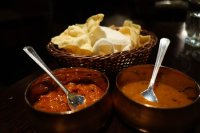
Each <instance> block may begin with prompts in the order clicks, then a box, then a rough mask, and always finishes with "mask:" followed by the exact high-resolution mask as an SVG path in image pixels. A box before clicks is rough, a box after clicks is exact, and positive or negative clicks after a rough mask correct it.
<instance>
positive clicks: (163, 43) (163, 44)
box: [141, 38, 170, 102]
mask: <svg viewBox="0 0 200 133" xmlns="http://www.w3.org/2000/svg"><path fill="white" fill-rule="evenodd" d="M169 43H170V40H169V39H168V38H161V39H160V43H159V49H158V54H157V58H156V63H155V65H154V69H153V74H152V76H151V80H150V83H149V86H148V88H147V89H146V90H144V91H143V92H142V93H141V95H142V96H143V97H144V98H145V99H147V100H148V101H151V102H158V99H157V97H156V95H155V93H154V91H153V88H154V84H155V80H156V77H157V74H158V71H159V68H160V66H161V63H162V61H163V58H164V56H165V53H166V51H167V48H168V46H169Z"/></svg>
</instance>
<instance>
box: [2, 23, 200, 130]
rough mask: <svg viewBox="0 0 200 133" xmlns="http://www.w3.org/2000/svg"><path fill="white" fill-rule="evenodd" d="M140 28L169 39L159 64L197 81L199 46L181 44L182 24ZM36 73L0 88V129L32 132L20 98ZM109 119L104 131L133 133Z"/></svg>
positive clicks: (152, 60) (198, 74)
mask: <svg viewBox="0 0 200 133" xmlns="http://www.w3.org/2000/svg"><path fill="white" fill-rule="evenodd" d="M141 25H142V26H143V27H145V28H146V29H148V30H150V31H152V32H154V33H155V34H156V35H157V37H158V39H160V38H162V37H167V38H169V39H170V40H171V43H170V46H169V48H168V51H167V53H166V56H165V58H164V61H163V63H162V65H164V66H167V67H172V68H175V69H178V70H180V71H182V72H184V73H186V74H187V75H189V76H191V77H192V78H193V79H195V80H196V81H197V82H198V83H200V70H199V69H200V56H199V57H197V58H195V57H196V56H197V53H198V52H199V53H200V48H194V47H191V46H189V45H187V44H185V43H184V39H185V36H186V34H185V23H184V22H182V21H181V22H180V21H179V22H172V21H157V22H153V21H152V22H149V23H148V24H145V23H141ZM157 50H158V45H157V46H155V47H154V48H153V50H152V53H151V55H150V57H149V59H148V62H147V63H154V62H155V59H156V53H157ZM39 74H40V72H34V73H32V74H30V75H28V76H26V77H24V78H22V79H21V80H19V81H18V82H16V83H14V84H12V85H11V86H9V87H8V88H6V89H4V90H1V91H0V132H1V133H5V132H9V133H34V132H35V129H34V128H33V126H32V123H31V121H30V120H29V119H28V117H27V115H28V114H27V108H26V105H25V101H24V91H25V88H26V86H27V84H28V83H29V82H30V81H31V80H32V79H34V78H35V77H36V76H38V75H39ZM113 114H114V115H113V119H112V120H111V122H110V124H109V125H108V126H107V127H106V129H105V132H106V133H114V132H119V133H120V132H127V133H129V132H130V133H131V132H135V133H137V132H138V131H136V130H135V129H131V128H129V127H128V126H127V125H125V124H124V123H123V122H121V121H120V119H119V118H118V117H117V116H116V115H115V113H114V112H113ZM191 132H194V133H197V132H200V127H197V128H195V129H192V131H191Z"/></svg>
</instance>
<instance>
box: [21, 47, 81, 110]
mask: <svg viewBox="0 0 200 133" xmlns="http://www.w3.org/2000/svg"><path fill="white" fill-rule="evenodd" d="M23 50H24V51H25V52H26V53H27V54H28V55H29V56H30V57H31V58H32V59H33V60H34V61H35V62H36V63H37V64H38V65H39V66H40V67H41V68H42V69H43V70H44V71H45V72H46V73H47V74H48V75H49V76H50V77H51V78H52V79H53V80H54V81H55V82H56V83H57V84H58V85H59V87H60V88H61V89H62V90H63V91H64V93H65V94H66V96H67V100H68V105H69V107H70V109H71V110H72V111H75V110H77V106H78V105H81V104H84V102H85V97H84V96H82V95H79V94H76V93H72V92H70V91H69V90H68V89H67V88H66V87H65V86H64V85H63V84H62V83H61V82H60V81H59V80H58V79H57V78H56V77H55V76H54V74H53V73H52V72H51V70H50V68H49V67H47V65H46V64H45V63H44V61H43V60H42V59H41V58H40V56H39V55H38V54H37V52H36V51H35V50H34V48H33V47H31V46H26V47H24V48H23Z"/></svg>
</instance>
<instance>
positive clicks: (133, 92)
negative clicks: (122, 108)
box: [122, 81, 194, 108]
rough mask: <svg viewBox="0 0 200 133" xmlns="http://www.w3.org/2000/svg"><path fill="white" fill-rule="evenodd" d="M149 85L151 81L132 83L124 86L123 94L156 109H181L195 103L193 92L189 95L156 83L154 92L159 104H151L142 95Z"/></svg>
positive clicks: (183, 91)
mask: <svg viewBox="0 0 200 133" xmlns="http://www.w3.org/2000/svg"><path fill="white" fill-rule="evenodd" d="M148 84H149V81H138V82H131V83H128V84H126V85H125V86H123V88H122V92H123V93H124V94H125V95H126V96H127V97H129V98H130V99H132V100H133V101H137V102H139V103H142V104H148V105H152V106H155V107H163V108H173V107H181V106H185V105H188V104H190V103H192V102H193V96H194V95H193V92H192V91H190V93H187V92H185V90H184V89H183V90H180V89H176V88H173V87H171V86H169V85H166V84H163V83H160V82H159V83H156V84H155V86H154V92H155V94H156V96H157V98H158V103H156V102H150V101H148V100H146V99H145V98H144V97H143V96H142V95H141V92H142V91H144V90H145V89H147V87H148ZM188 89H190V88H188Z"/></svg>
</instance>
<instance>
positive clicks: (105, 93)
mask: <svg viewBox="0 0 200 133" xmlns="http://www.w3.org/2000/svg"><path fill="white" fill-rule="evenodd" d="M63 69H68V70H69V69H74V70H76V69H77V70H79V69H85V70H92V71H96V72H98V73H100V74H101V75H102V76H103V77H104V78H105V80H106V82H107V87H106V89H105V91H104V94H103V95H102V96H101V97H100V98H99V99H97V100H96V101H95V102H94V103H92V104H90V105H87V106H86V107H84V108H83V109H80V110H76V111H65V112H47V111H42V110H39V109H35V108H34V107H33V106H32V105H31V103H30V102H29V100H28V98H27V93H28V90H29V88H30V86H31V85H32V83H34V82H35V81H37V80H38V79H39V78H41V77H43V76H44V77H48V75H46V73H43V74H40V75H39V76H37V77H36V78H34V80H32V81H31V82H30V83H28V85H27V86H26V89H25V92H24V99H25V102H26V104H27V105H28V106H29V107H30V108H31V109H32V110H34V111H37V112H40V113H44V114H50V115H70V114H76V113H79V112H82V111H85V110H87V109H89V108H91V107H92V106H94V105H95V104H97V103H98V102H100V101H101V100H102V99H103V98H104V97H105V96H106V95H107V94H108V92H109V88H110V82H109V80H108V77H107V76H106V74H105V73H103V72H101V71H98V70H95V69H91V68H85V67H62V68H57V69H53V70H52V71H53V72H56V71H59V70H63ZM45 75H46V76H45Z"/></svg>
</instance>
